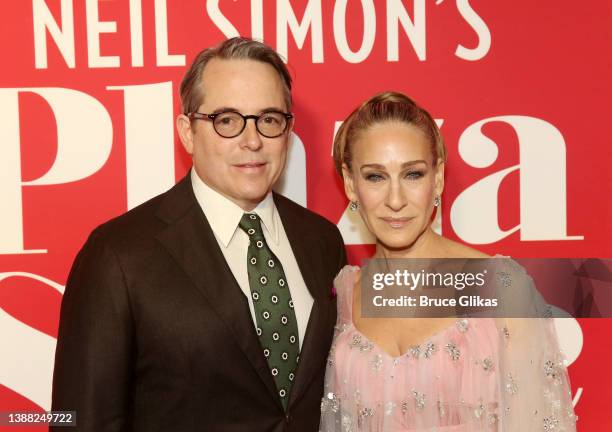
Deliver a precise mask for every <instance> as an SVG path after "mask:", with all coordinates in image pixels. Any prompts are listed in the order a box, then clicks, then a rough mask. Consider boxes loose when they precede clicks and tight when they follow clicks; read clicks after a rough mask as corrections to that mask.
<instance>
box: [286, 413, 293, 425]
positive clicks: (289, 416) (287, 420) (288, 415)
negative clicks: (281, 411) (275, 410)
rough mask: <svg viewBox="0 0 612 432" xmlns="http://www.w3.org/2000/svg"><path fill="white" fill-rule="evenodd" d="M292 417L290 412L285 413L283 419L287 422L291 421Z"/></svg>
mask: <svg viewBox="0 0 612 432" xmlns="http://www.w3.org/2000/svg"><path fill="white" fill-rule="evenodd" d="M292 419H293V417H292V416H291V414H289V413H287V414H285V421H286V422H287V423H291V420H292Z"/></svg>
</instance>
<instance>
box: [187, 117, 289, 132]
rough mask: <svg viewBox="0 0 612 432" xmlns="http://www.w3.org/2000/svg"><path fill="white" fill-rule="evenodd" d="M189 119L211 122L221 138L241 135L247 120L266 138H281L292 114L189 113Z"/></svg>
mask: <svg viewBox="0 0 612 432" xmlns="http://www.w3.org/2000/svg"><path fill="white" fill-rule="evenodd" d="M186 115H187V117H189V118H190V119H198V120H210V121H212V124H213V128H214V129H215V132H217V134H219V135H220V136H222V137H223V138H234V137H237V136H238V135H240V134H241V133H242V131H243V130H244V128H245V127H246V123H247V120H248V119H253V120H255V128H256V129H257V132H259V133H260V134H261V135H263V136H264V137H266V138H277V137H279V136H281V135H282V134H283V133H284V132H285V131H286V130H287V126H289V122H290V121H291V119H292V118H293V114H288V113H284V112H280V111H266V112H265V113H263V114H260V115H242V114H240V113H239V112H236V111H223V112H220V113H215V114H204V113H199V112H191V113H187V114H186Z"/></svg>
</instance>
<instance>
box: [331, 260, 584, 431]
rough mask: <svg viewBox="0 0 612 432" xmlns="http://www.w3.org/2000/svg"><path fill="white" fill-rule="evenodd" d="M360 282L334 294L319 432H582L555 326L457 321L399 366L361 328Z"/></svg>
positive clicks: (345, 283) (348, 273) (350, 275)
mask: <svg viewBox="0 0 612 432" xmlns="http://www.w3.org/2000/svg"><path fill="white" fill-rule="evenodd" d="M358 272H359V268H358V267H350V266H347V267H345V268H344V269H343V270H342V271H341V272H340V274H339V275H338V276H337V277H336V280H335V284H334V285H335V288H336V292H337V301H338V320H337V325H336V330H335V335H334V340H333V343H332V347H331V351H330V354H329V358H328V362H327V371H326V377H325V394H324V396H323V399H322V402H321V426H320V430H321V431H323V432H327V431H342V432H350V431H439V432H460V431H461V432H464V431H516V432H525V431H552V432H558V431H573V430H575V421H576V416H575V415H574V410H573V406H572V400H571V394H570V387H569V381H568V377H567V371H566V368H565V365H564V360H563V357H562V355H561V353H560V351H559V348H558V344H557V339H556V334H555V330H554V325H553V321H552V319H550V318H538V319H521V320H507V319H499V318H464V319H458V320H457V321H456V322H455V324H454V325H452V326H450V327H447V328H445V329H443V330H442V331H439V332H438V333H436V334H434V335H433V336H431V337H430V338H428V339H427V340H426V341H424V342H423V343H421V344H420V345H418V346H413V347H411V348H410V349H409V350H408V352H406V353H404V354H403V355H400V356H398V357H392V356H390V355H389V354H388V353H386V352H385V351H384V350H382V349H381V348H380V347H378V346H377V345H376V344H374V343H372V342H371V341H370V340H368V338H367V337H366V336H365V335H363V334H362V333H360V332H359V331H358V330H357V329H356V328H355V326H354V324H353V320H352V300H353V286H354V283H355V278H356V277H357V273H358Z"/></svg>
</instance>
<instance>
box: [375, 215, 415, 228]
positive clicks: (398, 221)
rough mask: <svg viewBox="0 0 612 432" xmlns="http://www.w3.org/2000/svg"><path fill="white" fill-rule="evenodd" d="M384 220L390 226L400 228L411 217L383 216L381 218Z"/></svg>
mask: <svg viewBox="0 0 612 432" xmlns="http://www.w3.org/2000/svg"><path fill="white" fill-rule="evenodd" d="M381 219H382V220H383V221H385V222H386V223H387V224H389V226H390V227H391V228H396V229H397V228H402V227H404V226H405V225H406V224H407V223H408V222H410V220H411V219H412V218H409V217H383V218H381Z"/></svg>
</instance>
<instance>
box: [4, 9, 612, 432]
mask: <svg viewBox="0 0 612 432" xmlns="http://www.w3.org/2000/svg"><path fill="white" fill-rule="evenodd" d="M611 28H612V6H611V4H610V2H608V1H606V0H598V1H590V2H587V3H585V4H581V5H578V4H576V3H575V2H574V1H570V0H555V1H552V0H540V1H537V2H533V1H528V0H515V1H490V0H471V1H470V0H437V1H435V0H403V1H401V0H387V1H382V0H381V1H378V0H361V1H357V0H352V1H347V0H343V1H341V0H337V1H322V0H310V1H305V0H277V1H276V2H273V1H271V0H270V1H265V2H264V1H263V0H231V1H230V0H223V1H218V0H217V1H196V0H189V1H180V2H179V1H165V0H130V1H128V0H125V1H118V0H117V1H101V0H100V1H97V0H74V1H73V0H46V1H45V0H32V1H25V0H24V1H16V2H2V3H1V4H0V41H1V45H0V58H2V60H3V61H2V67H1V68H0V203H1V204H0V209H1V212H0V336H1V338H0V352H1V355H0V411H2V410H4V411H6V410H18V409H20V410H26V409H35V408H44V409H49V408H50V407H49V405H50V388H51V375H52V370H53V353H54V349H55V337H56V335H57V322H58V317H59V307H60V302H61V294H62V292H63V285H64V284H65V282H66V278H67V273H68V270H69V268H70V265H71V263H72V260H73V259H74V256H75V255H76V253H77V251H78V250H79V248H80V246H81V245H82V244H83V242H84V240H85V238H86V237H87V235H88V233H89V232H90V231H91V230H92V229H93V228H94V227H95V226H96V225H98V224H100V223H101V222H103V221H105V220H108V219H109V218H111V217H114V216H116V215H119V214H121V213H123V212H125V211H126V210H128V209H129V208H132V207H134V206H135V205H137V204H138V203H140V202H142V201H144V200H146V199H147V198H149V197H152V196H154V195H156V194H158V193H161V192H163V191H164V190H166V189H168V188H169V187H170V186H171V185H172V184H173V183H174V182H175V181H176V180H178V179H179V178H181V177H182V176H183V175H184V174H185V173H186V171H187V169H188V168H189V165H190V162H189V159H188V158H187V157H186V156H185V154H184V152H183V150H182V148H181V147H180V145H179V143H178V140H177V138H176V134H175V133H174V130H173V128H174V117H175V115H176V114H177V113H178V110H179V107H180V104H179V99H178V96H177V94H178V93H177V89H178V84H179V82H180V79H181V77H182V75H183V73H184V71H185V69H186V66H187V65H188V63H189V61H190V60H191V59H192V58H193V57H194V55H195V54H196V53H197V52H198V51H199V50H200V49H202V48H204V47H207V46H210V45H212V44H215V43H217V42H219V41H220V40H222V39H223V38H225V37H228V36H234V35H238V34H242V35H245V36H254V37H259V38H263V40H264V41H265V42H267V43H268V44H270V45H271V46H272V47H274V48H276V49H277V50H278V51H279V52H280V53H281V54H283V55H284V56H285V57H286V58H287V60H288V65H289V68H290V70H291V72H292V74H293V77H294V102H295V104H294V105H295V106H294V113H295V116H296V125H295V136H294V139H293V143H292V148H291V153H290V154H291V159H290V161H289V164H288V168H287V174H288V175H287V179H286V181H285V183H284V184H283V185H281V186H280V189H281V190H282V191H283V192H284V193H286V194H287V195H289V196H290V197H293V198H294V199H295V200H297V201H299V202H301V203H302V204H304V205H307V206H308V207H309V208H310V209H312V210H314V211H316V212H318V213H320V214H322V215H324V216H325V217H327V218H328V219H329V220H331V221H332V222H335V223H338V225H339V227H340V229H341V231H342V233H343V235H344V237H345V240H346V242H347V244H348V245H349V246H348V247H349V253H350V257H351V259H352V260H353V261H357V260H358V259H360V258H361V257H363V256H365V255H367V254H368V253H369V252H370V250H371V246H367V243H368V242H369V239H368V238H367V236H363V235H362V234H361V227H360V226H359V224H358V223H357V222H356V221H355V220H354V219H351V218H350V217H349V215H348V214H346V207H347V201H346V198H345V197H344V194H343V192H342V187H341V183H340V180H339V178H338V177H337V175H336V174H335V172H334V170H333V166H332V160H331V144H332V139H333V135H334V131H335V128H336V127H337V122H340V121H342V119H343V118H345V117H346V116H347V115H348V114H349V113H350V111H352V109H354V107H356V106H357V105H358V104H359V103H360V102H361V101H363V100H364V99H366V98H368V97H369V96H371V95H373V94H374V93H376V92H379V91H383V90H391V89H392V90H398V91H402V92H405V93H407V94H408V95H410V96H411V97H413V98H414V99H416V100H417V101H418V102H419V103H421V104H422V105H423V106H425V107H426V108H427V109H428V110H429V111H430V112H431V113H432V115H433V116H434V117H435V118H436V119H437V120H438V122H439V123H440V124H441V130H442V132H443V135H444V137H445V140H446V143H447V147H448V153H449V162H448V167H447V177H446V189H445V191H444V194H443V199H442V214H441V218H440V219H439V220H438V221H437V223H436V224H437V227H438V229H440V230H441V231H442V233H443V234H444V235H446V236H448V237H450V238H454V239H458V240H460V241H463V242H466V243H469V244H473V245H475V247H477V248H479V249H481V250H483V251H485V252H487V253H490V254H494V253H502V254H506V255H512V256H517V257H610V256H612V253H611V251H612V246H610V244H611V243H610V241H609V240H610V238H611V233H612V224H610V223H609V222H608V221H609V220H610V216H611V214H610V213H611V212H610V208H611V206H610V204H609V196H610V186H609V185H610V184H611V180H612V178H611V174H610V173H611V170H610V169H609V167H608V166H607V163H608V162H609V157H606V156H605V155H609V154H610V150H609V145H610V139H609V138H608V137H607V135H605V134H602V131H605V130H606V126H607V124H608V122H609V118H608V117H609V113H610V109H609V103H610V102H609V101H610V100H612V86H611V85H610V84H609V72H610V70H611V67H610V66H611V60H612V52H611V51H610V48H609V47H610V42H611V41H612V38H611ZM606 77H608V78H606ZM606 82H608V84H606ZM559 326H560V327H559V328H560V333H561V339H562V345H563V347H564V349H566V350H567V353H568V358H569V360H570V362H571V365H570V374H571V379H572V391H573V394H574V395H575V403H576V411H577V414H578V415H579V417H580V420H579V423H578V424H579V428H580V429H581V430H586V431H605V430H610V427H612V420H611V417H610V416H609V415H608V413H607V410H606V409H605V408H609V406H610V405H611V404H612V395H611V394H610V393H609V388H610V381H611V380H610V378H609V371H608V369H609V368H608V367H607V363H608V361H609V358H610V354H612V349H611V348H610V345H609V343H608V340H609V337H607V334H608V333H609V331H610V328H611V327H610V321H608V320H604V319H598V320H595V319H583V320H580V322H579V323H578V322H576V321H575V320H571V322H569V321H568V322H564V323H559ZM23 430H27V429H23ZM32 430H41V428H38V429H37V428H32Z"/></svg>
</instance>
